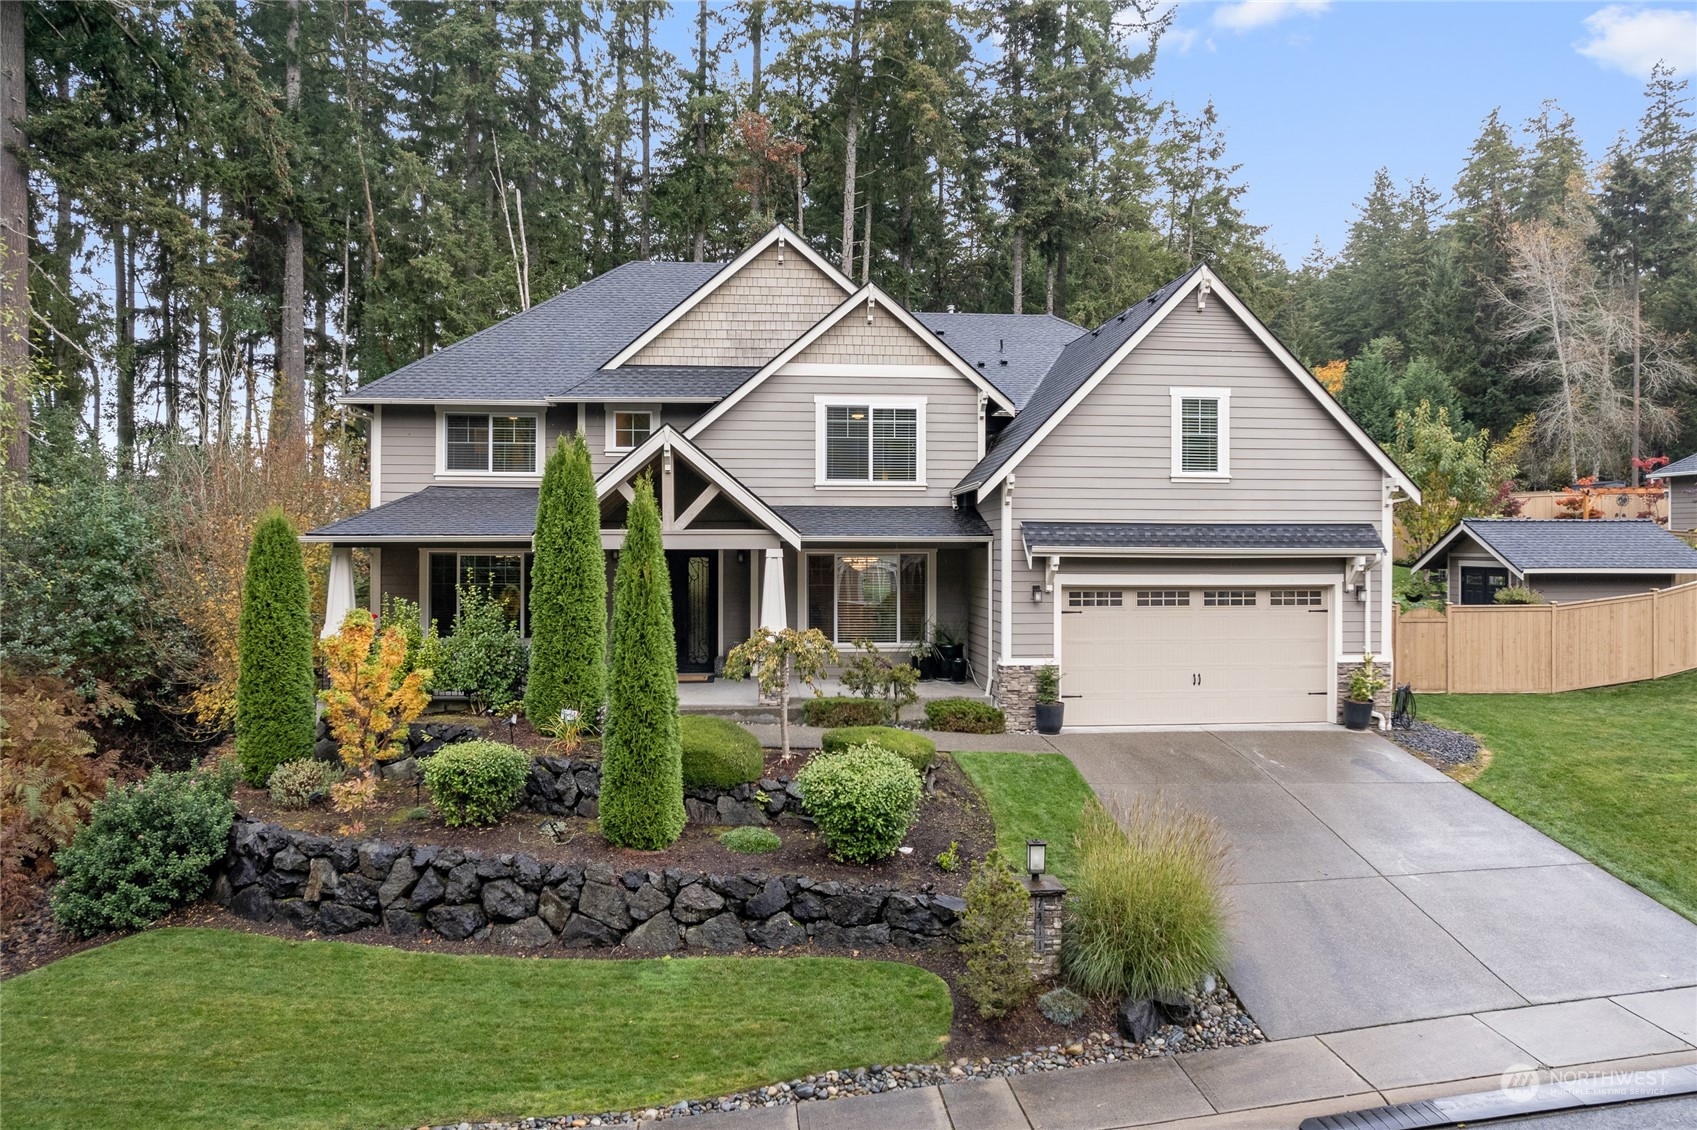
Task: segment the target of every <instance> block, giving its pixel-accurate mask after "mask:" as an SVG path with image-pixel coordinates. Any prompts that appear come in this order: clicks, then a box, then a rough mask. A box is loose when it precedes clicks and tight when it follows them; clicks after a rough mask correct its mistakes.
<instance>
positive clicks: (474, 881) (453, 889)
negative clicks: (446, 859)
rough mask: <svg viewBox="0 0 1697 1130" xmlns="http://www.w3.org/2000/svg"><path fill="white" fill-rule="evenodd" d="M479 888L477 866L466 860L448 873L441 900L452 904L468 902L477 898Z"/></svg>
mask: <svg viewBox="0 0 1697 1130" xmlns="http://www.w3.org/2000/svg"><path fill="white" fill-rule="evenodd" d="M480 886H482V884H481V883H480V882H478V878H477V864H476V863H474V862H472V861H471V860H469V859H468V860H466V861H465V862H464V863H461V864H460V865H459V866H457V867H455V868H454V869H453V870H452V871H450V872H448V886H447V889H446V890H445V891H443V892H442V898H443V899H445V900H446V901H448V902H454V903H460V902H470V901H472V900H473V899H475V898H476V897H477V890H478V888H479V887H480Z"/></svg>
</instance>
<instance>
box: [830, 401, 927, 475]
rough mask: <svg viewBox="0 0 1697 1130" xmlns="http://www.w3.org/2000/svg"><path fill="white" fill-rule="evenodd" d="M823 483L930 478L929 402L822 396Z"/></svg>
mask: <svg viewBox="0 0 1697 1130" xmlns="http://www.w3.org/2000/svg"><path fill="white" fill-rule="evenodd" d="M815 404H816V410H817V412H818V420H817V429H818V460H817V462H818V466H817V482H818V484H819V485H820V486H849V485H855V484H867V485H882V484H894V485H904V486H918V485H923V484H924V482H925V401H924V400H923V399H919V398H915V399H883V400H864V401H849V400H846V399H844V400H836V399H832V398H828V397H819V398H818V399H817V400H816V401H815Z"/></svg>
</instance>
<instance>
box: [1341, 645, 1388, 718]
mask: <svg viewBox="0 0 1697 1130" xmlns="http://www.w3.org/2000/svg"><path fill="white" fill-rule="evenodd" d="M1385 685H1386V680H1385V677H1384V676H1383V675H1381V674H1379V671H1378V668H1377V667H1376V666H1375V665H1374V663H1373V657H1372V656H1371V655H1363V656H1362V657H1361V666H1360V667H1357V668H1356V669H1355V670H1354V671H1352V672H1351V673H1350V676H1349V698H1348V699H1347V700H1346V701H1345V702H1344V704H1343V724H1344V725H1345V726H1348V727H1349V728H1350V729H1351V730H1365V729H1366V728H1367V725H1368V723H1370V722H1371V721H1372V720H1373V700H1374V699H1375V698H1377V697H1378V696H1379V692H1380V691H1382V690H1384V689H1385Z"/></svg>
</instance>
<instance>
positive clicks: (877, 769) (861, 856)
mask: <svg viewBox="0 0 1697 1130" xmlns="http://www.w3.org/2000/svg"><path fill="white" fill-rule="evenodd" d="M796 783H797V784H798V785H800V786H801V799H802V803H803V804H804V805H806V807H807V811H808V812H810V813H812V814H813V820H814V823H815V824H817V825H818V828H819V830H820V831H821V832H823V833H824V834H825V842H826V843H828V844H830V846H831V854H832V855H834V856H836V857H837V858H838V859H841V860H843V861H844V862H846V863H872V862H874V861H875V860H879V859H886V858H888V857H889V856H892V855H894V854H895V852H896V849H897V848H899V847H901V845H902V837H904V836H906V835H907V830H908V829H909V828H911V827H913V821H914V817H916V816H917V815H918V814H919V802H920V800H921V798H922V796H923V793H924V788H923V786H922V785H921V784H920V781H919V774H918V772H916V771H915V770H914V768H913V766H912V765H910V764H909V763H908V762H907V761H906V760H905V759H904V758H902V757H901V756H900V755H899V754H894V753H891V752H890V751H889V750H886V749H880V748H878V747H877V746H871V745H862V746H854V747H853V748H851V749H848V750H846V751H844V752H842V753H830V754H821V755H820V756H818V757H815V758H813V759H812V760H811V761H809V762H808V763H807V764H806V765H805V766H803V767H802V770H801V772H800V773H798V774H796Z"/></svg>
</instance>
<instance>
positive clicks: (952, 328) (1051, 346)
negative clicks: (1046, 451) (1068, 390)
mask: <svg viewBox="0 0 1697 1130" xmlns="http://www.w3.org/2000/svg"><path fill="white" fill-rule="evenodd" d="M913 316H914V317H915V318H918V319H919V320H920V321H921V322H924V323H925V325H926V326H927V327H928V328H929V329H930V330H931V332H933V333H935V334H936V335H937V336H938V337H940V338H942V339H943V344H944V345H947V346H948V347H949V348H950V349H952V350H954V351H955V352H956V353H958V354H960V355H961V357H962V358H964V359H965V360H966V362H967V363H968V364H970V365H972V366H973V367H974V368H976V369H977V370H978V371H979V372H981V373H983V374H984V375H985V376H986V377H988V378H989V379H990V381H991V382H992V383H993V384H995V386H996V387H997V388H999V389H1001V390H1002V391H1003V392H1005V393H1007V395H1008V399H1009V400H1012V401H1013V402H1014V407H1016V408H1020V409H1024V408H1025V406H1026V404H1027V403H1029V402H1030V400H1031V397H1032V394H1033V393H1035V392H1036V391H1037V386H1038V385H1040V384H1041V383H1042V382H1043V377H1044V375H1045V374H1046V373H1048V371H1049V370H1050V369H1051V368H1053V367H1054V364H1055V361H1056V360H1057V359H1058V358H1059V357H1060V355H1061V351H1062V350H1064V349H1065V348H1066V347H1067V344H1068V343H1069V342H1072V341H1075V340H1077V339H1078V338H1080V337H1083V336H1084V335H1086V334H1088V333H1089V332H1090V331H1089V330H1086V329H1085V328H1084V327H1083V326H1077V325H1074V324H1073V323H1071V322H1069V321H1066V320H1065V319H1062V318H1057V317H1055V316H1054V315H1052V314H948V313H945V314H936V313H928V312H923V311H921V312H916V313H915V314H914V315H913Z"/></svg>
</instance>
